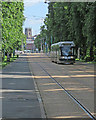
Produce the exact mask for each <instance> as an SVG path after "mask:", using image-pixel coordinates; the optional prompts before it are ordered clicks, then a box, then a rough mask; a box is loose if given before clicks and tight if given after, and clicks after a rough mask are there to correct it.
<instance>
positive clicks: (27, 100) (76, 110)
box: [2, 53, 94, 120]
mask: <svg viewBox="0 0 96 120" xmlns="http://www.w3.org/2000/svg"><path fill="white" fill-rule="evenodd" d="M40 66H42V67H43V68H44V69H45V70H46V71H47V72H48V73H49V74H50V75H52V77H53V78H55V79H56V80H57V81H58V82H59V83H60V84H61V85H62V86H63V87H65V88H66V89H67V90H68V91H69V92H71V93H72V94H73V95H74V96H75V97H76V98H78V99H79V100H80V101H81V102H82V103H83V104H84V105H85V106H86V107H87V108H88V109H90V111H92V113H93V112H94V104H93V103H94V97H93V96H94V91H93V90H94V79H93V78H94V76H93V75H94V74H93V71H94V69H93V65H86V64H82V63H79V64H75V65H58V64H55V63H52V62H51V60H50V58H48V56H46V55H45V54H43V53H34V54H33V53H32V54H31V53H30V54H23V55H22V56H20V57H19V58H18V59H17V60H16V61H15V62H13V63H11V64H9V65H8V66H6V67H5V68H4V69H3V71H2V72H3V73H2V101H3V102H2V116H3V118H7V119H8V118H9V119H8V120H11V118H12V120H13V119H14V118H22V120H27V119H28V120H29V119H30V118H32V119H33V120H34V119H35V118H36V120H37V118H54V119H57V120H59V119H64V120H90V118H89V116H88V115H87V114H86V113H85V112H84V111H83V110H82V109H81V108H80V107H79V106H78V105H77V104H76V103H75V102H74V101H73V100H72V99H71V98H70V97H69V96H68V95H67V94H66V93H65V92H64V91H63V90H62V88H60V87H59V86H58V85H57V84H56V83H55V82H54V81H53V80H52V79H50V76H49V75H48V74H46V72H45V71H44V70H43V69H42V68H41V67H40ZM88 75H89V77H88ZM90 96H91V97H90ZM4 120H5V119H4ZM18 120H19V119H18ZM20 120H21V119H20ZM30 120H31V119H30ZM50 120H51V119H50Z"/></svg>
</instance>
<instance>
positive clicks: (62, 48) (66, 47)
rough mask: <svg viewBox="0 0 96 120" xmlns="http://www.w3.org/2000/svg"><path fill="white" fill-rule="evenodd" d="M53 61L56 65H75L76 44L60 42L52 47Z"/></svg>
mask: <svg viewBox="0 0 96 120" xmlns="http://www.w3.org/2000/svg"><path fill="white" fill-rule="evenodd" d="M50 56H51V61H52V62H55V63H64V64H74V63H75V44H74V42H73V41H64V42H58V43H55V44H52V45H51V54H50Z"/></svg>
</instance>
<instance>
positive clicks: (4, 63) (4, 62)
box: [2, 56, 17, 68]
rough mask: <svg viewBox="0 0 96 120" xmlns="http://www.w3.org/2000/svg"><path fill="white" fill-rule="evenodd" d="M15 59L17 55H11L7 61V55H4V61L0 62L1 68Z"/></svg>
mask: <svg viewBox="0 0 96 120" xmlns="http://www.w3.org/2000/svg"><path fill="white" fill-rule="evenodd" d="M16 59H17V56H14V57H11V58H10V62H7V56H5V59H4V61H3V62H2V68H4V67H5V66H6V65H8V64H10V63H11V62H14V61H15V60H16Z"/></svg>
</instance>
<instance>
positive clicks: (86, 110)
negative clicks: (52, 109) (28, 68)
mask: <svg viewBox="0 0 96 120" xmlns="http://www.w3.org/2000/svg"><path fill="white" fill-rule="evenodd" d="M37 64H38V65H39V66H40V67H41V68H42V69H43V70H44V71H45V73H47V74H48V75H49V76H50V78H51V79H52V80H53V81H55V83H57V85H58V86H59V87H61V88H62V89H63V90H64V91H65V92H66V94H67V95H68V96H69V97H70V98H71V99H73V101H74V102H75V103H77V104H78V105H79V107H80V108H81V109H82V110H83V111H85V112H86V113H87V114H88V116H89V117H90V118H92V120H96V117H95V116H94V115H93V114H92V113H91V112H90V111H89V110H88V109H87V108H86V107H85V106H84V105H83V104H82V103H81V102H80V101H79V100H78V99H77V98H75V97H74V96H73V95H72V94H71V93H70V92H68V90H66V89H65V88H64V87H63V86H62V85H61V84H60V83H59V82H58V81H57V80H56V79H55V78H53V77H52V76H51V75H50V74H49V73H48V72H47V71H46V70H45V69H44V68H43V67H42V66H41V65H40V64H39V63H37Z"/></svg>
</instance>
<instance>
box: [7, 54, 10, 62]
mask: <svg viewBox="0 0 96 120" xmlns="http://www.w3.org/2000/svg"><path fill="white" fill-rule="evenodd" d="M7 62H10V56H9V53H7Z"/></svg>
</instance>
